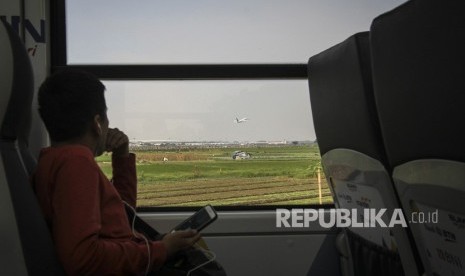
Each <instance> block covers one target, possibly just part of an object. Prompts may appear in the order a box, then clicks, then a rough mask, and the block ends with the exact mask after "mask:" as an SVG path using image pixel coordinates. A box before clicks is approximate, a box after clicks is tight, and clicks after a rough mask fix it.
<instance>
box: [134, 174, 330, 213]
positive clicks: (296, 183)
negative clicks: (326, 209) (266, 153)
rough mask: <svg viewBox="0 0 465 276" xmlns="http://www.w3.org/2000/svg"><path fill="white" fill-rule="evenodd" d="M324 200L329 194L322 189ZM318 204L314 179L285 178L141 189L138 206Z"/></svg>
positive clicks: (194, 182) (199, 181) (205, 181)
mask: <svg viewBox="0 0 465 276" xmlns="http://www.w3.org/2000/svg"><path fill="white" fill-rule="evenodd" d="M322 192H323V197H324V198H325V201H326V202H328V201H329V200H330V191H329V189H328V188H327V187H326V186H325V189H323V191H322ZM311 203H319V199H318V184H317V183H316V181H315V180H310V179H294V178H285V177H256V178H240V179H196V180H190V181H185V182H163V183H156V184H144V185H140V186H139V193H138V205H139V206H141V207H143V206H202V205H205V204H212V205H222V206H228V205H242V206H244V205H264V204H311Z"/></svg>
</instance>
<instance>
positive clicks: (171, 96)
mask: <svg viewBox="0 0 465 276" xmlns="http://www.w3.org/2000/svg"><path fill="white" fill-rule="evenodd" d="M399 2H403V1H401V0H394V1H389V2H387V1H382V0H376V1H349V2H348V1H341V0H328V1H300V0H294V1H285V2H283V1H269V0H254V1H250V0H248V1H232V2H231V1H211V0H201V1H188V0H175V1H154V0H144V1H137V2H134V3H133V2H130V1H115V0H106V1H104V0H100V1H91V0H68V1H64V0H61V1H54V3H53V8H52V10H53V15H54V16H53V19H54V20H56V21H57V22H54V24H52V27H54V28H55V29H53V30H52V34H53V35H52V39H53V41H52V53H53V56H52V63H53V64H52V65H53V69H54V70H57V69H59V68H61V67H64V66H66V67H78V68H81V69H84V70H87V71H90V72H93V73H95V74H96V75H98V76H99V77H101V78H102V79H104V80H105V85H106V86H107V93H106V97H107V104H108V107H109V117H110V125H113V126H117V127H119V128H121V129H124V130H125V131H126V133H127V134H128V136H129V137H130V141H131V149H132V150H133V151H136V152H137V155H138V165H137V166H138V167H137V169H138V173H139V184H140V186H139V195H138V205H139V206H145V207H172V206H178V207H179V206H201V205H205V204H207V203H210V204H213V205H215V206H264V205H308V204H326V203H332V198H331V196H330V192H329V189H328V186H327V184H326V182H325V179H324V176H323V175H322V172H321V166H320V157H319V151H318V145H317V144H316V143H314V141H315V139H316V138H315V133H314V129H313V123H312V117H311V109H310V101H309V96H308V85H307V73H306V62H307V60H308V58H309V57H310V56H312V55H314V54H317V53H318V52H320V51H323V50H325V49H327V48H329V47H331V46H332V45H334V44H336V43H338V42H340V41H342V40H344V39H345V38H347V37H348V36H350V35H352V34H353V33H356V32H359V31H365V30H368V28H369V26H370V22H371V20H372V19H373V18H374V17H375V16H376V15H378V14H380V13H382V12H385V11H387V10H389V9H390V8H392V7H395V6H397V5H398V4H399ZM236 118H237V121H236ZM243 118H247V119H244V120H242V119H243ZM108 159H109V156H102V157H100V158H98V159H97V161H98V162H99V164H100V165H101V167H102V169H103V170H104V171H105V172H106V173H107V174H110V168H109V166H108V162H107V161H108Z"/></svg>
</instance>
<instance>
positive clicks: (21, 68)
mask: <svg viewBox="0 0 465 276" xmlns="http://www.w3.org/2000/svg"><path fill="white" fill-rule="evenodd" d="M0 38H1V39H0V41H1V46H0V60H1V61H2V62H1V64H0V78H1V82H0V88H1V90H0V197H1V198H0V204H1V205H2V206H1V207H0V212H1V216H0V217H1V227H0V229H1V230H0V231H1V232H0V233H1V236H2V246H0V252H1V256H2V257H1V258H0V260H1V263H2V265H1V268H0V272H1V273H0V274H2V275H63V270H62V269H61V266H60V264H59V262H58V259H57V257H56V255H55V250H54V247H53V242H52V239H51V236H50V233H49V230H48V227H47V225H46V222H45V220H44V218H43V215H42V213H41V211H40V207H39V205H38V202H37V199H36V197H35V195H34V192H33V190H32V188H31V185H30V183H29V172H30V170H31V168H32V166H33V163H34V159H33V158H32V155H31V154H30V152H29V151H28V149H27V144H28V143H27V139H28V136H29V130H30V120H31V119H30V116H31V104H32V97H33V93H34V85H33V73H32V67H31V63H30V60H29V56H28V54H27V52H26V49H25V47H24V45H23V43H22V41H21V39H20V37H19V36H18V34H17V33H16V32H15V31H14V30H13V29H12V28H11V26H10V25H9V24H8V23H6V22H5V21H3V20H1V23H0Z"/></svg>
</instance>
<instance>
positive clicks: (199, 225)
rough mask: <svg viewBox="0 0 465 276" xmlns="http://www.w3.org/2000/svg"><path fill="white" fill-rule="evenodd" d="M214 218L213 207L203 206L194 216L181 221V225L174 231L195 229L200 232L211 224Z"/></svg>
mask: <svg viewBox="0 0 465 276" xmlns="http://www.w3.org/2000/svg"><path fill="white" fill-rule="evenodd" d="M216 217H217V216H216V212H215V210H214V209H213V207H211V206H205V207H204V208H202V209H200V210H199V211H198V212H196V213H195V214H194V215H192V216H191V217H189V218H188V219H186V220H185V221H183V222H182V223H181V224H179V225H178V226H176V228H174V230H186V229H196V230H197V231H200V230H202V229H203V228H205V227H206V226H207V225H208V224H210V223H211V222H213V221H214V220H215V219H216Z"/></svg>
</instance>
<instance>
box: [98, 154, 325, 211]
mask: <svg viewBox="0 0 465 276" xmlns="http://www.w3.org/2000/svg"><path fill="white" fill-rule="evenodd" d="M241 151H244V152H247V153H248V154H250V155H251V158H250V159H239V158H238V159H236V160H234V159H233V158H232V153H233V152H234V150H232V149H231V148H223V147H215V148H196V147H194V148H188V149H173V148H171V149H157V150H153V149H152V150H143V151H136V152H135V153H136V156H137V173H138V183H139V188H138V206H140V207H148V206H157V207H170V206H203V205H205V204H212V205H215V206H251V205H303V204H319V203H320V202H322V203H331V202H332V199H331V196H330V192H329V189H328V186H327V184H326V181H325V179H324V176H321V177H320V179H321V182H320V183H321V187H322V189H321V198H320V191H319V185H318V172H319V171H320V156H319V153H318V147H317V146H316V145H279V146H273V147H260V146H250V147H243V148H241ZM110 159H111V157H110V156H109V155H108V154H107V155H103V156H101V157H99V158H97V162H98V163H99V165H100V167H101V168H102V170H103V171H104V172H105V174H107V176H109V177H111V165H110ZM163 160H165V161H163ZM320 200H321V201H320Z"/></svg>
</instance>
